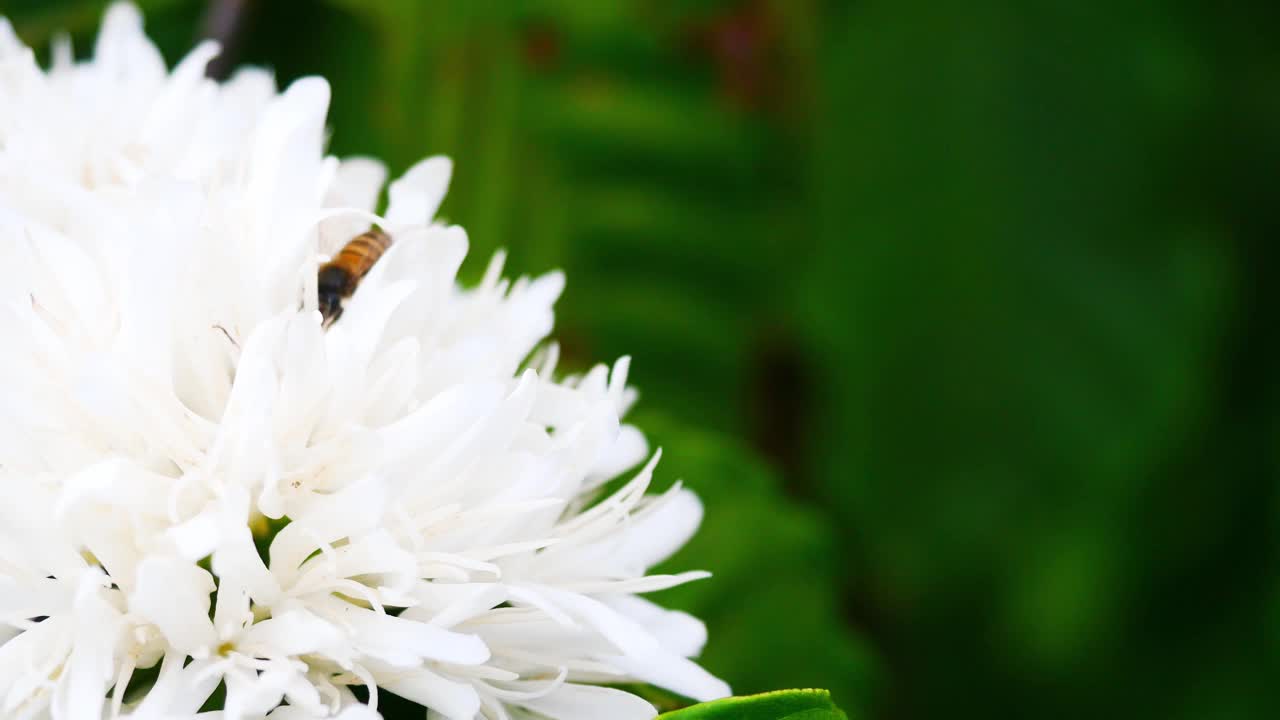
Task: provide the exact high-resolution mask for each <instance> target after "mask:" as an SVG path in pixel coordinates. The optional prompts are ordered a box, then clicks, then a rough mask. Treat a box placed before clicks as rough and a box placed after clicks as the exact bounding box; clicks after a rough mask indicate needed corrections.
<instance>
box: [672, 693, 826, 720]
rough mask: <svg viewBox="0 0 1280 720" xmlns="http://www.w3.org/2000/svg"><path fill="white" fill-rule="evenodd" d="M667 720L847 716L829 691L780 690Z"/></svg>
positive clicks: (794, 719) (805, 719) (786, 719)
mask: <svg viewBox="0 0 1280 720" xmlns="http://www.w3.org/2000/svg"><path fill="white" fill-rule="evenodd" d="M659 717H660V718H666V720H844V719H845V718H846V717H847V716H846V715H845V714H844V713H843V712H841V711H840V709H839V708H837V707H836V706H835V703H833V702H832V701H831V693H829V692H827V691H826V690H776V691H774V692H767V693H762V694H760V695H748V696H746V697H731V698H725V699H724V700H715V701H713V702H708V703H702V704H700V705H694V706H693V707H688V708H685V709H683V710H677V711H675V712H670V713H667V714H665V715H660V716H659Z"/></svg>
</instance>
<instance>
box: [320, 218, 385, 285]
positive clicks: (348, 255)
mask: <svg viewBox="0 0 1280 720" xmlns="http://www.w3.org/2000/svg"><path fill="white" fill-rule="evenodd" d="M389 247H391V236H390V235H388V234H386V233H384V232H382V231H381V230H370V231H369V232H367V233H364V234H362V235H357V236H356V237H354V238H352V239H351V242H349V243H347V244H346V245H343V246H342V249H341V250H339V251H338V255H337V256H336V257H335V258H334V259H333V261H332V262H330V263H329V264H330V265H337V266H338V267H341V268H343V269H344V270H346V271H347V272H348V273H350V274H351V276H352V281H351V289H350V292H348V295H350V293H352V292H355V289H356V288H355V286H356V283H358V282H359V281H360V278H362V277H364V276H365V275H366V274H367V273H368V272H369V270H370V268H372V267H373V264H374V263H376V262H378V258H380V257H382V254H383V253H385V252H386V251H387V248H389Z"/></svg>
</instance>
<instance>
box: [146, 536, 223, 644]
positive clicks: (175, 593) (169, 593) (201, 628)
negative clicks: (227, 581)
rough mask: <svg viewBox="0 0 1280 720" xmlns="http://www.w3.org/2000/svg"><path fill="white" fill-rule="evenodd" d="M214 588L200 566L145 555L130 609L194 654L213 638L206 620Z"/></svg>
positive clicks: (210, 624)
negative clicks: (210, 595)
mask: <svg viewBox="0 0 1280 720" xmlns="http://www.w3.org/2000/svg"><path fill="white" fill-rule="evenodd" d="M214 588H215V585H214V582H213V576H211V575H210V574H209V573H208V572H207V571H206V570H204V569H203V568H200V567H197V566H195V565H193V564H191V563H188V562H185V561H182V560H179V559H177V558H162V557H155V558H148V559H147V560H144V561H143V562H142V564H141V565H140V566H139V567H138V580H137V589H135V590H134V591H133V593H131V594H130V595H129V610H130V612H132V613H134V614H136V615H138V616H139V617H141V618H145V619H146V620H147V621H148V622H151V623H153V624H155V625H156V627H158V628H160V632H161V633H162V634H164V636H165V638H166V639H168V641H169V643H170V644H171V645H173V646H174V647H175V648H178V649H179V650H183V651H185V652H187V653H188V654H195V653H198V652H200V651H201V650H203V649H206V648H208V647H209V646H211V645H213V643H214V640H215V638H214V631H213V623H212V622H210V620H209V594H210V593H212V592H213V591H214Z"/></svg>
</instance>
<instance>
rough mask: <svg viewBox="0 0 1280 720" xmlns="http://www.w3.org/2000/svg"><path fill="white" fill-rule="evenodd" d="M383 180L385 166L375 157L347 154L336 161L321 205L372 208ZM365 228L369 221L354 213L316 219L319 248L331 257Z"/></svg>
mask: <svg viewBox="0 0 1280 720" xmlns="http://www.w3.org/2000/svg"><path fill="white" fill-rule="evenodd" d="M386 181H387V167H386V166H385V165H383V164H382V163H380V162H378V161H377V160H374V159H373V158H367V157H351V158H347V159H346V160H343V161H342V163H341V164H339V165H338V172H337V174H336V175H335V176H334V178H333V183H332V184H330V186H329V190H328V192H327V193H326V194H325V198H324V206H325V207H329V208H339V207H343V208H354V209H356V210H362V211H364V212H373V209H374V206H375V205H376V204H377V202H378V193H380V192H381V191H382V185H383V183H385V182H386ZM368 229H369V221H368V220H366V219H364V218H361V217H358V216H354V215H351V216H341V217H334V218H329V219H327V220H324V221H323V222H321V223H320V252H321V253H323V254H325V255H328V256H330V257H332V256H333V255H334V254H335V253H337V252H338V250H340V249H342V246H343V245H345V244H346V243H347V241H348V240H350V239H351V238H353V237H355V236H356V235H359V234H360V233H362V232H364V231H365V230H368Z"/></svg>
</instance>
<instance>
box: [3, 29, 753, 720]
mask: <svg viewBox="0 0 1280 720" xmlns="http://www.w3.org/2000/svg"><path fill="white" fill-rule="evenodd" d="M216 52H217V48H216V47H215V46H214V45H213V44H211V43H204V44H201V45H200V46H199V47H197V48H196V49H195V50H193V51H192V53H191V54H190V55H188V56H187V57H186V59H184V60H183V61H182V62H181V63H179V64H178V66H177V67H175V68H174V69H173V71H172V72H167V71H166V69H165V67H164V65H163V62H162V60H161V58H160V55H159V53H158V52H157V51H156V49H155V48H154V47H153V46H152V45H151V44H150V42H148V40H147V39H146V37H145V36H144V35H143V33H142V22H141V18H140V16H139V14H138V12H137V10H135V9H134V8H133V7H132V6H129V5H115V6H113V7H112V8H111V9H110V10H109V11H108V13H107V15H106V19H105V21H104V25H103V28H102V32H101V34H100V36H99V39H98V42H97V46H96V47H95V49H94V57H93V60H92V61H90V62H85V63H80V64H75V63H73V62H72V61H71V53H70V49H69V47H68V46H67V45H66V44H65V43H62V44H59V45H58V46H57V48H56V50H55V57H54V60H53V63H52V67H51V68H50V70H49V71H48V72H44V71H42V70H41V69H40V68H39V66H38V65H37V63H36V62H35V60H34V59H33V56H32V53H31V52H30V50H28V49H27V48H25V47H23V46H22V45H21V44H20V43H19V42H18V40H17V38H16V37H15V35H14V33H13V31H12V29H11V28H10V27H9V25H8V23H7V22H6V21H3V20H0V267H2V268H4V281H3V282H2V283H0V337H2V338H4V343H5V345H4V351H3V353H0V717H4V718H42V717H53V718H65V719H68V720H72V719H74V720H79V719H81V718H101V717H116V716H129V717H134V718H182V717H191V716H194V715H195V714H196V713H197V712H198V711H199V710H200V708H201V707H202V706H203V705H204V704H205V703H206V700H207V699H208V698H210V696H211V695H212V694H213V693H214V691H215V689H216V688H217V687H218V686H219V685H222V686H224V687H225V701H224V703H223V705H222V713H223V714H222V715H221V717H223V718H257V717H263V716H264V715H266V714H268V713H269V714H270V717H272V718H277V719H280V720H286V719H290V718H319V717H341V718H344V720H358V719H359V718H365V717H376V713H375V712H374V709H375V707H376V698H377V695H378V693H379V691H381V692H392V693H396V694H398V695H402V696H404V697H406V698H409V699H411V700H414V701H416V702H418V703H420V704H422V705H425V706H427V707H429V708H430V709H431V717H438V718H449V719H451V720H470V719H472V718H480V717H483V718H490V719H494V718H532V717H547V718H560V719H564V720H597V719H599V718H617V719H624V720H625V719H627V718H648V717H651V716H653V715H654V710H653V708H652V707H651V706H650V705H649V704H648V703H646V702H645V701H643V700H641V699H639V698H637V697H635V696H633V695H630V694H628V693H625V692H623V691H621V690H616V689H610V688H606V687H601V685H605V684H617V683H626V682H642V683H653V684H656V685H660V686H662V687H666V688H669V689H671V690H673V691H675V692H678V693H681V694H683V695H687V696H690V697H693V698H697V699H710V698H714V697H719V696H723V695H726V694H727V693H728V688H727V687H726V686H725V685H724V683H722V682H721V681H719V680H717V679H716V678H714V677H712V676H711V675H709V674H708V673H706V672H705V671H703V670H702V669H701V668H699V667H698V666H697V665H696V664H694V663H693V662H691V661H690V660H688V659H687V658H689V657H692V656H694V655H696V654H697V653H698V652H699V651H700V649H701V647H702V644H703V641H704V639H705V632H704V629H703V626H702V624H701V623H700V622H698V621H697V620H696V619H695V618H693V617H690V616H688V615H686V614H683V613H679V612H671V611H667V610H664V609H662V608H660V607H658V606H656V605H654V604H652V603H650V602H648V601H646V600H643V599H641V598H639V597H638V596H637V594H639V593H644V592H648V591H652V590H657V589H661V588H665V587H669V586H671V585H675V584H678V583H681V582H685V581H687V580H691V579H694V578H698V577H702V576H703V574H702V573H686V574H682V575H676V576H647V575H646V572H647V571H648V569H649V568H650V567H652V566H653V565H654V564H655V563H657V562H659V561H661V560H662V559H664V558H666V557H667V556H669V555H670V554H671V553H672V552H673V551H674V550H675V549H677V548H678V547H680V546H681V545H682V544H683V543H684V542H685V540H687V539H688V537H689V536H690V535H691V534H692V532H693V531H694V529H695V527H696V526H697V525H698V522H699V520H700V518H701V506H700V505H699V503H698V501H697V499H696V498H695V497H694V496H693V495H692V494H690V493H689V492H688V491H685V490H681V489H679V488H676V489H674V490H672V491H670V492H668V493H666V494H664V495H662V496H661V497H651V496H646V495H645V490H646V488H647V486H648V483H649V479H650V477H651V474H652V471H653V466H654V464H655V463H656V462H657V458H658V453H653V455H652V457H651V458H650V460H649V461H648V463H647V464H645V465H644V468H643V469H642V470H641V471H640V472H638V473H637V474H636V475H635V476H634V479H632V480H630V481H629V482H628V483H627V484H626V486H625V487H623V488H622V489H621V490H620V491H618V492H616V493H614V494H613V495H611V496H609V497H607V498H604V499H602V500H599V501H598V502H596V503H595V504H592V503H593V502H595V501H596V500H597V498H595V497H594V496H595V495H596V493H597V491H598V490H599V488H600V487H601V486H602V485H603V483H604V482H605V481H607V480H608V479H610V478H612V477H614V476H616V475H618V474H619V473H620V472H622V471H624V470H625V469H627V468H629V467H633V466H635V465H636V464H638V463H640V462H641V461H643V460H644V458H645V457H646V456H647V455H648V454H649V451H648V448H647V446H646V444H645V441H644V438H643V436H642V435H640V433H639V432H638V431H636V430H635V429H634V428H631V427H628V426H624V425H621V424H620V422H619V417H620V416H621V415H622V414H623V413H624V412H625V411H626V409H627V406H628V405H629V404H630V402H631V401H632V399H633V397H632V393H631V392H630V391H629V390H628V389H627V388H626V385H625V379H626V374H627V362H626V360H625V359H624V360H622V361H619V362H618V363H617V364H615V365H614V366H613V368H612V369H609V368H606V367H603V366H602V367H597V368H595V369H594V370H592V371H591V372H589V373H587V374H586V375H585V376H583V377H581V378H577V379H568V380H561V381H557V380H555V379H554V376H553V373H554V371H555V364H556V352H555V346H554V345H546V346H545V347H543V349H542V350H540V351H539V354H538V355H537V356H536V359H534V360H527V358H528V356H530V353H531V352H532V351H534V350H535V348H536V347H537V346H538V345H539V344H540V343H542V342H543V341H544V339H545V337H546V336H547V334H548V333H549V332H550V330H551V326H552V309H551V306H552V303H553V302H554V301H555V299H556V298H557V296H558V295H559V293H560V290H561V286H562V283H563V281H562V278H561V276H560V275H558V274H550V275H546V276H544V277H541V278H538V279H536V280H532V281H530V280H525V279H521V280H518V281H516V282H515V283H508V282H507V281H505V280H502V279H501V278H500V275H501V268H502V258H501V256H499V257H498V258H495V260H494V262H493V263H492V264H491V266H490V268H489V271H488V273H487V274H486V276H485V278H484V280H483V281H482V282H481V284H480V285H479V286H478V287H476V288H474V289H470V290H466V289H461V288H459V287H458V286H457V284H456V283H455V280H454V276H455V272H456V271H457V269H458V266H459V264H460V263H461V261H462V258H463V256H464V254H465V253H466V249H467V240H466V235H465V233H464V232H463V231H462V229H460V228H458V227H449V226H445V225H442V224H438V223H433V216H434V214H435V210H436V208H437V207H438V206H439V203H440V200H441V198H442V197H443V194H444V191H445V188H446V186H447V184H448V179H449V175H450V172H451V166H450V164H449V162H448V161H447V160H445V159H443V158H432V159H428V160H425V161H423V162H422V163H419V164H418V165H416V166H415V167H413V168H412V169H410V170H409V171H408V172H407V173H406V174H405V175H404V176H403V177H401V178H400V179H399V180H397V181H395V182H393V183H392V184H391V185H390V189H389V204H388V206H387V209H386V212H385V214H384V215H383V216H375V215H373V214H372V211H373V209H374V205H375V199H376V198H377V196H378V194H379V190H380V188H381V186H382V183H383V182H384V181H385V176H386V173H385V170H384V169H383V167H382V165H380V164H378V163H377V162H375V161H372V160H368V159H359V158H357V159H351V160H347V161H341V162H340V161H338V160H337V159H335V158H332V157H327V156H325V155H324V152H323V134H324V117H325V112H326V108H327V105H328V99H329V98H328V95H329V89H328V85H327V84H326V83H325V82H324V81H323V80H321V79H318V78H307V79H303V80H299V81H298V82H296V83H294V84H293V85H291V86H290V87H289V88H288V89H286V90H285V91H284V92H283V93H277V91H276V89H275V86H274V81H273V79H272V78H271V77H270V76H269V75H268V74H267V73H265V72H263V71H260V70H246V71H242V72H241V73H239V74H237V75H236V76H235V77H233V78H232V79H231V80H230V81H229V82H227V83H225V84H217V83H215V82H213V81H210V80H208V79H206V78H205V77H204V73H203V71H204V67H205V65H206V63H207V62H208V61H209V60H210V59H211V58H212V57H213V56H214V54H215V53H216ZM371 222H377V223H378V224H379V225H380V226H381V227H383V228H384V229H386V230H388V231H389V232H390V233H391V234H392V235H393V237H394V238H395V243H394V245H393V246H392V247H391V249H390V250H389V251H388V252H387V253H386V255H385V256H384V257H383V258H382V259H381V260H380V261H379V262H377V263H376V264H375V266H374V268H373V270H372V271H371V272H370V273H369V275H368V276H367V277H366V278H365V279H364V280H363V282H362V283H361V284H360V286H359V291H358V292H357V293H356V294H355V295H354V297H352V298H350V299H349V300H348V301H347V302H346V309H345V313H344V315H343V316H342V318H341V320H340V321H339V322H337V323H335V324H334V325H333V326H332V327H330V328H329V329H327V330H325V329H322V327H321V323H320V315H319V313H318V312H317V310H316V307H317V306H316V272H317V267H318V265H319V263H320V262H321V261H323V260H324V259H326V257H327V256H328V255H329V254H332V253H333V252H335V250H336V249H337V248H338V247H340V246H341V244H342V243H344V242H345V241H346V240H347V239H349V238H350V237H351V236H352V235H354V234H356V233H358V232H361V231H363V230H365V229H366V228H368V227H369V225H370V223H371ZM148 668H150V670H146V669H148ZM144 671H145V672H144ZM126 687H128V688H129V692H125V688H126ZM353 688H354V689H355V690H356V692H353ZM366 693H367V694H366ZM357 698H359V699H357ZM365 699H367V700H368V705H367V706H366V705H365V704H363V702H362V700H365Z"/></svg>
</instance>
